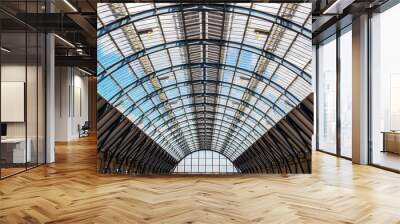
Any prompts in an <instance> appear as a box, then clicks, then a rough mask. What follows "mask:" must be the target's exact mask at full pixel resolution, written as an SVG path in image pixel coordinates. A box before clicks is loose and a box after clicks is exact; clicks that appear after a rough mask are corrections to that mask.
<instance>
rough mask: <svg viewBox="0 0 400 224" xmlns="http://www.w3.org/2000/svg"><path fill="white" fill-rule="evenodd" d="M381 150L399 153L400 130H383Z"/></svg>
mask: <svg viewBox="0 0 400 224" xmlns="http://www.w3.org/2000/svg"><path fill="white" fill-rule="evenodd" d="M382 133H383V151H382V152H392V153H397V154H400V132H399V131H383V132H382Z"/></svg>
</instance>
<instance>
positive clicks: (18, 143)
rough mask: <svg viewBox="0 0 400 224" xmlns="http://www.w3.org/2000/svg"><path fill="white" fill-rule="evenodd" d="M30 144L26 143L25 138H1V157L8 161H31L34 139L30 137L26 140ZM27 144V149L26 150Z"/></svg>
mask: <svg viewBox="0 0 400 224" xmlns="http://www.w3.org/2000/svg"><path fill="white" fill-rule="evenodd" d="M26 142H27V143H28V144H25V138H6V139H1V157H2V159H4V160H5V161H6V163H26V162H31V159H32V153H31V145H32V141H31V139H30V138H28V139H27V140H26ZM25 145H27V146H28V147H26V151H25Z"/></svg>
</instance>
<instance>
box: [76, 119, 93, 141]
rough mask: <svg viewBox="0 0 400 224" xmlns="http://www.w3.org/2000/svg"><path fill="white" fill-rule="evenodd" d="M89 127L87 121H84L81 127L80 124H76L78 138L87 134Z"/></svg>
mask: <svg viewBox="0 0 400 224" xmlns="http://www.w3.org/2000/svg"><path fill="white" fill-rule="evenodd" d="M89 129H90V125H89V121H85V123H84V124H83V125H82V127H80V125H79V124H78V131H79V138H81V137H87V136H89Z"/></svg>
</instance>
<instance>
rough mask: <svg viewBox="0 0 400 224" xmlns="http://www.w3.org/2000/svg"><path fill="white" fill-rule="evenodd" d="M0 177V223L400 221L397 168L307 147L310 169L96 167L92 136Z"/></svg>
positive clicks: (58, 148)
mask: <svg viewBox="0 0 400 224" xmlns="http://www.w3.org/2000/svg"><path fill="white" fill-rule="evenodd" d="M56 158H57V162H56V163H55V164H50V165H46V166H42V167H39V168H36V169H33V170H29V171H28V172H26V173H22V174H19V175H16V176H13V177H10V178H7V179H5V180H3V181H0V202H1V203H0V223H174V224H175V223H400V212H399V211H400V200H399V199H400V175H399V174H396V173H391V172H388V171H384V170H380V169H377V168H374V167H370V166H360V165H354V164H352V163H351V162H350V161H347V160H343V159H339V158H336V157H333V156H330V155H326V154H323V153H320V152H314V153H313V174H311V175H291V176H289V177H282V176H279V175H270V176H224V177H222V176H212V177H207V176H185V177H180V176H164V177H130V176H117V175H100V174H97V173H96V164H95V163H96V140H95V138H94V137H89V138H85V139H82V140H80V141H75V142H71V143H69V144H57V153H56Z"/></svg>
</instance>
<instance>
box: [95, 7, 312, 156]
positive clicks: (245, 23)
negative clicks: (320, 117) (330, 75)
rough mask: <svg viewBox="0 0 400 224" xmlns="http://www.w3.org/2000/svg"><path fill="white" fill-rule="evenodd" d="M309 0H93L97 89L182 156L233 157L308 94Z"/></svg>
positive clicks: (309, 80)
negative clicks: (96, 0) (193, 0)
mask: <svg viewBox="0 0 400 224" xmlns="http://www.w3.org/2000/svg"><path fill="white" fill-rule="evenodd" d="M310 64H311V4H309V3H298V4H294V3H283V4H277V3H232V4H225V5H224V4H207V5H202V4H175V3H100V4H98V92H99V94H100V95H101V96H102V97H104V98H105V99H106V100H107V101H109V102H110V103H111V104H112V105H113V106H115V107H116V108H117V109H118V110H119V111H121V112H122V113H123V114H124V115H126V116H127V117H128V118H129V119H130V120H132V122H133V123H135V124H136V125H137V126H138V127H139V128H141V129H142V130H143V131H144V132H145V133H146V134H147V135H149V136H150V137H151V138H153V139H154V140H155V141H156V142H157V143H159V144H160V145H161V147H163V148H164V149H165V150H166V151H167V152H169V153H170V154H171V155H172V156H173V157H175V158H176V159H178V160H180V159H182V158H183V157H184V156H185V155H187V154H188V153H190V152H195V151H198V150H212V151H215V152H220V153H222V154H224V155H226V156H228V158H229V159H230V160H232V161H233V160H234V159H236V158H237V156H239V155H240V154H241V153H243V152H244V151H245V150H246V149H247V148H248V147H249V146H251V144H253V143H254V142H255V141H256V140H257V139H258V138H260V137H261V136H262V135H263V134H265V133H266V132H267V131H268V130H269V129H270V128H271V127H273V126H274V125H275V124H276V123H277V122H279V120H280V119H282V118H283V117H284V116H285V115H286V114H287V113H288V112H289V111H290V110H291V109H293V108H294V107H296V106H297V105H298V104H299V103H300V102H301V101H302V100H303V99H304V98H305V97H306V96H307V95H308V94H309V93H311V75H310V74H311V66H310Z"/></svg>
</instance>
